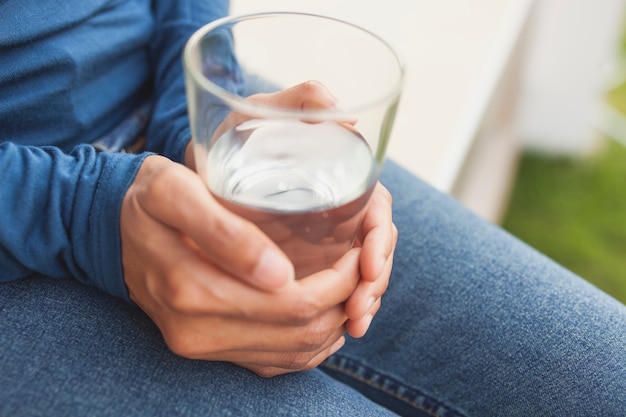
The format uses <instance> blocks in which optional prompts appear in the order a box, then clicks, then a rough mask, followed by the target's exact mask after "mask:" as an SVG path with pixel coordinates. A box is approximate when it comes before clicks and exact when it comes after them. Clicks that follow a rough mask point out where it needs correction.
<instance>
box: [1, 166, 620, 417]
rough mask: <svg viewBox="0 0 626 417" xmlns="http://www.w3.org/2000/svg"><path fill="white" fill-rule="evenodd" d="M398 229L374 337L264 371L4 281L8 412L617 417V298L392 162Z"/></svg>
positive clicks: (55, 286)
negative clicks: (283, 369) (290, 368)
mask: <svg viewBox="0 0 626 417" xmlns="http://www.w3.org/2000/svg"><path fill="white" fill-rule="evenodd" d="M382 182H383V183H385V184H386V186H387V187H388V188H389V189H390V191H391V193H392V194H393V195H394V220H395V222H396V225H397V226H398V229H399V231H400V237H399V243H398V249H397V251H396V258H395V264H394V270H393V275H392V279H391V283H390V287H389V289H388V291H387V293H386V295H385V296H384V297H383V307H382V309H381V310H380V312H379V313H378V315H377V316H376V318H375V319H374V322H373V323H372V326H371V328H370V331H369V332H368V334H367V335H366V336H365V337H364V338H362V339H360V340H348V342H347V343H346V346H345V347H344V348H343V349H341V350H340V351H339V352H338V353H336V354H335V355H334V356H332V357H330V358H329V359H328V360H327V361H326V363H325V364H324V365H323V366H321V367H319V368H318V369H315V370H312V371H308V372H301V373H295V374H291V375H285V376H280V377H275V378H271V379H262V378H259V377H257V376H256V375H254V374H252V373H251V372H248V371H246V370H244V369H241V368H238V367H236V366H234V365H231V364H229V363H220V362H204V361H194V360H187V359H183V358H181V357H177V356H175V355H173V354H172V353H171V352H170V351H169V350H168V349H167V347H166V346H165V344H164V343H163V341H162V339H161V337H160V334H159V331H158V329H157V328H156V327H155V326H154V325H153V324H152V322H151V321H150V320H149V319H148V318H147V317H146V316H145V315H144V314H143V313H142V311H141V310H139V309H137V308H136V307H134V306H131V305H128V304H126V303H124V302H123V301H120V300H118V299H115V298H113V297H110V296H108V295H106V294H103V293H102V292H100V291H98V290H96V289H93V288H89V287H85V286H82V285H80V284H78V283H76V282H74V281H72V280H52V279H47V278H44V277H32V278H30V279H24V280H20V281H16V282H12V283H8V284H3V285H0V415H2V416H36V415H37V416H38V415H46V416H57V415H58V416H65V415H67V416H75V415H81V416H82V415H85V416H88V415H93V416H196V415H197V416H255V417H258V416H392V415H407V416H433V415H434V416H481V417H485V416H568V417H573V416H621V417H623V416H625V415H626V308H625V306H624V305H622V304H620V303H619V302H617V301H615V300H614V299H612V298H610V297H609V296H607V295H606V294H604V293H602V292H600V291H599V290H597V289H596V288H594V287H592V286H591V285H589V284H588V283H586V282H585V281H583V280H582V279H580V278H579V277H577V276H575V275H573V274H572V273H570V272H568V271H567V270H565V269H564V268H562V267H560V266H559V265H557V264H555V263H554V262H552V261H550V260H549V259H547V258H546V257H544V256H542V255H541V254H539V253H537V252H535V251H534V250H532V249H531V248H529V247H528V246H526V245H524V244H522V243H521V242H519V241H518V240H516V239H515V238H513V237H511V236H510V235H508V234H507V233H505V232H503V231H502V230H501V229H499V228H498V227H496V226H493V225H490V224H488V223H486V222H484V221H482V220H480V219H478V218H477V217H475V216H474V215H472V214H471V213H469V212H468V211H467V210H465V209H464V208H462V207H461V206H460V205H458V204H457V203H455V202H454V201H453V200H452V199H451V198H449V197H447V196H445V195H442V194H441V193H438V192H436V191H435V190H433V189H432V188H430V187H429V186H428V185H426V184H424V183H423V182H421V181H419V180H418V179H416V178H414V177H413V176H411V175H409V174H408V173H407V172H405V171H404V170H402V169H401V168H399V167H398V166H396V165H394V164H393V163H390V162H388V163H387V165H386V167H385V169H384V172H383V175H382Z"/></svg>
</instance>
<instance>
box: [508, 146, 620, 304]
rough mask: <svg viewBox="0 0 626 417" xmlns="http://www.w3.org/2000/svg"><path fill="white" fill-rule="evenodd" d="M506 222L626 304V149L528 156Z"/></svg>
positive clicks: (534, 243)
mask: <svg viewBox="0 0 626 417" xmlns="http://www.w3.org/2000/svg"><path fill="white" fill-rule="evenodd" d="M503 226H504V228H505V229H507V230H509V231H510V232H511V233H513V234H514V235H516V236H518V237H519V238H521V239H522V240H524V241H525V242H527V243H529V244H530V245H531V246H533V247H535V248H537V249H538V250H539V251H541V252H543V253H545V254H546V255H548V256H549V257H551V258H552V259H554V260H556V261H557V262H559V263H560V264H562V265H564V266H565V267H567V268H569V269H570V270H572V271H574V272H575V273H577V274H579V275H581V276H582V277H584V278H585V279H587V280H588V281H590V282H591V283H593V284H594V285H596V286H597V287H599V288H601V289H603V290H604V291H606V292H608V293H609V294H611V295H613V296H614V297H615V298H617V299H618V300H620V301H622V302H623V303H626V148H625V147H624V146H622V145H620V144H618V143H616V142H614V141H607V143H606V146H604V147H602V149H601V150H599V151H598V152H597V153H596V154H594V155H592V156H590V157H586V158H569V159H568V158H554V157H548V156H545V155H539V154H525V155H524V156H523V157H522V161H521V165H520V170H519V173H518V177H517V181H516V184H515V187H514V191H513V195H512V198H511V201H510V205H509V210H508V213H507V215H506V217H505V219H504V222H503Z"/></svg>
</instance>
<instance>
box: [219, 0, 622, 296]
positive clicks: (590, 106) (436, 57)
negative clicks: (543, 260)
mask: <svg viewBox="0 0 626 417" xmlns="http://www.w3.org/2000/svg"><path fill="white" fill-rule="evenodd" d="M268 10H291V11H302V12H309V13H320V14H325V15H330V16H334V17H337V18H340V19H343V20H347V21H350V22H353V23H356V24H359V25H361V26H363V27H365V28H367V29H370V30H371V31H373V32H374V33H377V34H379V35H380V36H381V37H383V38H384V39H386V40H387V41H389V42H390V43H391V44H392V45H393V46H394V47H395V48H396V49H397V50H398V52H399V53H400V55H402V56H403V58H404V60H405V61H406V64H407V74H406V86H405V89H404V92H403V97H402V101H401V104H400V109H399V112H398V114H397V119H396V123H395V125H394V129H393V133H392V138H391V141H390V143H389V151H388V156H389V157H390V158H392V159H394V160H396V161H397V162H399V163H400V164H402V165H404V166H405V167H406V168H408V169H409V170H411V171H412V172H414V173H415V174H416V175H418V176H420V177H421V178H423V179H424V180H426V181H427V182H429V183H430V184H432V185H433V186H435V187H436V188H438V189H440V190H441V191H443V192H446V193H449V194H451V195H452V196H454V197H455V198H457V199H458V200H459V201H460V202H461V203H463V204H464V205H466V206H467V207H468V208H470V209H471V210H473V211H474V212H476V213H477V214H478V215H480V216H482V217H484V218H485V219H487V220H489V221H491V222H494V223H498V224H501V225H502V226H503V227H504V228H505V229H507V230H508V231H510V232H511V233H512V234H514V235H516V236H518V237H519V238H520V239H521V240H523V241H525V242H527V243H528V244H529V245H531V246H534V247H536V248H537V249H539V250H540V251H541V252H543V253H545V254H546V255H547V256H549V257H551V258H553V259H555V260H556V261H557V262H559V263H561V264H562V265H564V266H566V267H567V268H569V269H571V270H573V271H574V272H576V273H578V274H580V275H581V276H583V277H584V278H586V279H587V280H589V281H590V282H592V283H593V284H594V285H596V286H598V287H600V288H602V289H603V290H605V291H607V292H609V293H610V294H612V295H613V296H614V297H616V298H617V299H619V300H621V301H622V302H625V303H626V149H625V145H626V0H386V1H384V2H383V1H381V0H316V1H315V2H303V1H299V2H294V1H293V0H264V1H263V2H259V1H257V0H232V2H231V12H232V13H234V14H240V13H250V12H258V11H268ZM285 59H288V57H285ZM372 65H376V63H375V62H372ZM364 88H366V87H364Z"/></svg>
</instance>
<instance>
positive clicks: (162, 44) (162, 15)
mask: <svg viewBox="0 0 626 417" xmlns="http://www.w3.org/2000/svg"><path fill="white" fill-rule="evenodd" d="M153 14H154V18H155V31H154V35H153V38H152V42H151V46H150V51H151V57H152V61H153V67H154V100H155V103H154V111H153V116H152V119H151V122H150V125H149V126H148V133H147V139H148V149H149V150H151V151H154V152H157V153H160V154H162V155H165V156H167V157H169V158H170V159H172V160H174V161H176V162H183V158H184V152H185V147H186V145H187V143H188V142H189V140H190V138H191V133H190V131H189V120H188V117H187V100H186V97H185V82H184V76H183V65H182V51H183V48H184V46H185V43H186V42H187V39H189V37H190V36H191V35H192V34H193V33H194V32H195V31H196V30H197V29H198V28H200V27H201V26H203V25H205V24H207V23H209V22H211V21H213V20H215V19H217V18H220V17H223V16H226V15H227V14H228V1H224V0H217V1H197V0H180V1H170V0H157V1H154V3H153Z"/></svg>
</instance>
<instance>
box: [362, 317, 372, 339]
mask: <svg viewBox="0 0 626 417" xmlns="http://www.w3.org/2000/svg"><path fill="white" fill-rule="evenodd" d="M372 320H374V315H373V314H368V315H367V317H366V318H365V331H364V332H363V334H365V333H367V331H368V330H369V329H370V326H371V325H372Z"/></svg>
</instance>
